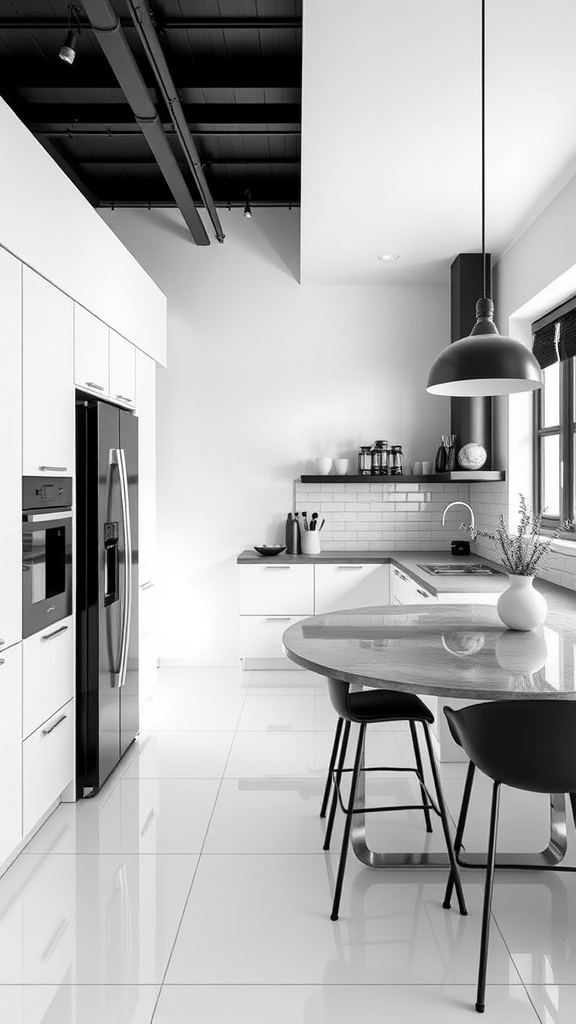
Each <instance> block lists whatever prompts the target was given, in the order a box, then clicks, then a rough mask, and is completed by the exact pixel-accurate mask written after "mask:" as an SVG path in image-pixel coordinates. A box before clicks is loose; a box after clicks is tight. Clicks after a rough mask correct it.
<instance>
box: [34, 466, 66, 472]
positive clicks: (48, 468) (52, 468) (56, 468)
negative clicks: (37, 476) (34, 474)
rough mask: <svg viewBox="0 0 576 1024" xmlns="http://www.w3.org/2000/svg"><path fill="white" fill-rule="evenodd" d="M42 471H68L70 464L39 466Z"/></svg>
mask: <svg viewBox="0 0 576 1024" xmlns="http://www.w3.org/2000/svg"><path fill="white" fill-rule="evenodd" d="M38 469H39V470H40V472H41V473H67V472H68V466H38Z"/></svg>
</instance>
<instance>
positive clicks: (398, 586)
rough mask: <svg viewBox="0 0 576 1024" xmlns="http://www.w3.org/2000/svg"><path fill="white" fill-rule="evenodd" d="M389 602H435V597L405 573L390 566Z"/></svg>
mask: <svg viewBox="0 0 576 1024" xmlns="http://www.w3.org/2000/svg"><path fill="white" fill-rule="evenodd" d="M390 570H391V571H390V604H435V603H437V599H436V597H435V596H434V594H431V593H430V592H429V591H428V590H426V588H425V587H424V586H422V585H421V584H419V583H416V581H415V580H413V579H412V578H411V577H410V576H408V575H407V573H405V572H403V571H402V570H401V569H398V568H397V567H396V566H395V565H391V566H390Z"/></svg>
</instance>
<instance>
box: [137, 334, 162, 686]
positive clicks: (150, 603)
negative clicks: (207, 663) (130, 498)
mask: <svg viewBox="0 0 576 1024" xmlns="http://www.w3.org/2000/svg"><path fill="white" fill-rule="evenodd" d="M136 415H137V416H138V427H139V443H138V479H139V487H140V491H139V545H138V564H139V578H140V615H139V631H140V656H139V663H140V706H142V704H143V703H144V702H145V701H146V700H147V699H148V697H150V695H151V693H152V689H153V687H154V682H155V680H156V671H157V663H158V656H157V647H156V644H157V640H156V628H155V626H156V363H155V361H154V360H153V359H151V358H150V356H147V355H145V354H144V352H140V351H139V350H138V349H137V350H136Z"/></svg>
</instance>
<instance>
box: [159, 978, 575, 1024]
mask: <svg viewBox="0 0 576 1024" xmlns="http://www.w3.org/2000/svg"><path fill="white" fill-rule="evenodd" d="M474 999H475V989H474V986H473V985H442V986H441V985H414V986H412V987H408V986H402V985H377V984H375V985H347V984H338V983H336V984H333V985H329V984H328V985H219V986H215V985H165V986H164V988H163V989H162V992H161V995H160V999H159V1001H158V1008H157V1010H156V1014H155V1017H154V1024H192V1022H194V1024H196V1022H197V1021H198V1022H199V1024H200V1022H201V1024H231V1022H232V1021H233V1022H234V1024H351V1022H354V1021H361V1022H362V1024H383V1022H385V1021H389V1022H390V1024H424V1022H425V1024H463V1021H466V1020H472V1015H471V1011H472V1012H473V1004H474ZM486 999H487V1004H486V1005H487V1010H486V1017H487V1019H489V1020H491V1021H492V1022H493V1024H537V1022H538V1018H537V1016H536V1014H535V1013H534V1010H533V1008H532V1006H531V1005H530V1001H529V999H528V997H527V995H526V992H525V990H524V988H523V987H522V985H510V986H508V985H494V986H488V990H487V993H486ZM488 1015H490V1016H488ZM572 1019H573V1018H572ZM559 1020H560V1018H558V1021H559ZM546 1024H556V1018H553V1017H551V1018H550V1021H549V1022H548V1020H546ZM562 1024H565V1021H564V1020H562ZM566 1024H568V1018H566Z"/></svg>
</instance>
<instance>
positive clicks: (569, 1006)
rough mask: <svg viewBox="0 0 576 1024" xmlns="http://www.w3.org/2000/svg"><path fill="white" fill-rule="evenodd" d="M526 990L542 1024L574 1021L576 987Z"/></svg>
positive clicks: (565, 1023) (536, 986)
mask: <svg viewBox="0 0 576 1024" xmlns="http://www.w3.org/2000/svg"><path fill="white" fill-rule="evenodd" d="M527 989H528V995H529V996H530V999H531V1000H532V1002H533V1004H534V1006H535V1008H536V1012H537V1013H538V1016H539V1017H540V1020H541V1022H542V1024H573V1022H574V1021H575V1020H576V985H528V986H527ZM177 1020H178V1017H175V1021H177ZM208 1020H209V1018H208Z"/></svg>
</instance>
